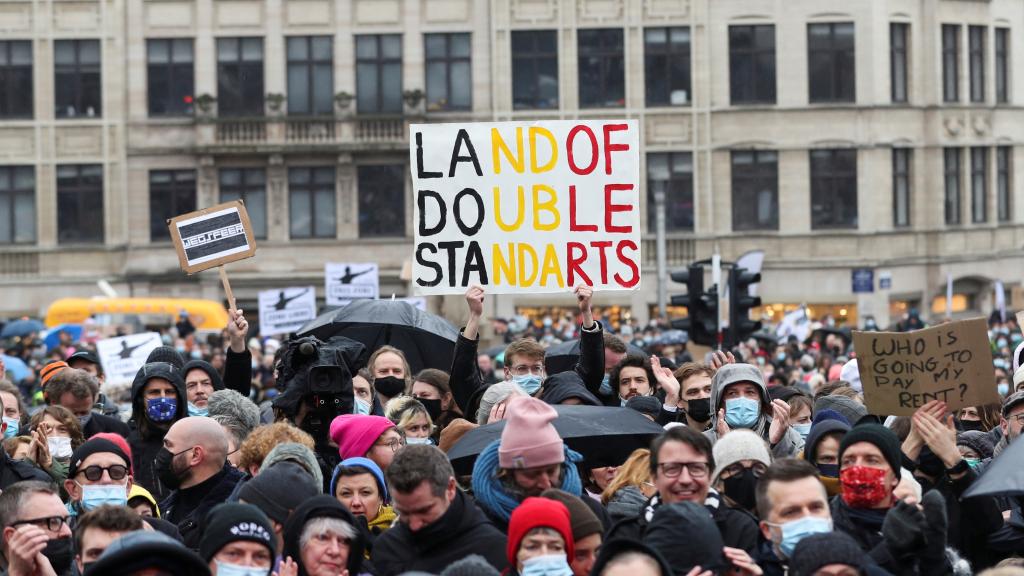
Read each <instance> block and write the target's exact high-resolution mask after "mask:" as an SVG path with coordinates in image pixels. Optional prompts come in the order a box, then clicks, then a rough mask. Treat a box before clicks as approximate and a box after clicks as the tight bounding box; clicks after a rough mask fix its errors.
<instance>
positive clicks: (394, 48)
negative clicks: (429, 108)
mask: <svg viewBox="0 0 1024 576" xmlns="http://www.w3.org/2000/svg"><path fill="white" fill-rule="evenodd" d="M356 105H357V107H358V111H359V113H360V114H401V113H402V35H401V34H370V35H366V36H356Z"/></svg>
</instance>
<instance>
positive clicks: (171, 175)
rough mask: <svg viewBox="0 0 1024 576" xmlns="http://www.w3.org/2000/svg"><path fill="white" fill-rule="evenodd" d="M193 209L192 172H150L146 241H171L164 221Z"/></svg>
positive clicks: (194, 192)
mask: <svg viewBox="0 0 1024 576" xmlns="http://www.w3.org/2000/svg"><path fill="white" fill-rule="evenodd" d="M195 210H196V171H195V170H150V171H149V241H150V242H164V241H169V240H170V239H171V232H170V230H169V229H168V227H167V221H168V220H169V219H171V218H174V217H175V216H180V215H181V214H186V213H188V212H194V211H195Z"/></svg>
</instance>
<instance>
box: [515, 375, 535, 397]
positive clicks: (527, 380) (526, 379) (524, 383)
mask: <svg viewBox="0 0 1024 576" xmlns="http://www.w3.org/2000/svg"><path fill="white" fill-rule="evenodd" d="M512 381H513V382H515V383H516V384H519V387H520V388H522V389H523V391H524V392H526V394H527V395H529V396H533V395H534V393H535V392H537V390H540V376H534V375H533V374H523V375H522V376H513V377H512Z"/></svg>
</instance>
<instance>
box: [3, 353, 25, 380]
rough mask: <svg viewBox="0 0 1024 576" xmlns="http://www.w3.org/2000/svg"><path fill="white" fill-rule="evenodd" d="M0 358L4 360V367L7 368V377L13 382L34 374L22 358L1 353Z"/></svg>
mask: <svg viewBox="0 0 1024 576" xmlns="http://www.w3.org/2000/svg"><path fill="white" fill-rule="evenodd" d="M0 360H3V362H4V369H5V370H7V379H8V380H10V381H11V382H14V383H15V384H17V383H18V382H21V381H22V380H24V379H25V378H28V377H30V376H32V369H31V368H29V367H28V364H25V361H24V360H22V359H21V358H17V357H14V356H8V355H6V354H2V355H0Z"/></svg>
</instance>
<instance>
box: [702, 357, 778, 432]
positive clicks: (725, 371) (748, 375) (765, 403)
mask: <svg viewBox="0 0 1024 576" xmlns="http://www.w3.org/2000/svg"><path fill="white" fill-rule="evenodd" d="M737 382H753V383H754V384H756V385H757V387H758V388H759V389H760V392H761V415H760V417H759V420H762V421H763V419H764V418H766V417H767V416H768V415H769V414H771V408H770V406H771V403H772V401H771V398H770V397H769V396H768V388H767V387H766V386H765V384H764V376H763V375H762V374H761V371H760V370H759V369H758V368H757V366H754V365H752V364H726V365H725V366H722V367H721V368H719V369H718V371H717V372H715V377H714V378H713V379H712V380H711V421H712V427H714V423H715V422H716V421H717V420H716V419H717V418H718V411H719V410H721V409H722V408H723V407H724V403H723V402H722V395H723V394H722V392H723V391H724V390H725V388H726V387H727V386H729V385H730V384H736V383H737Z"/></svg>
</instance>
